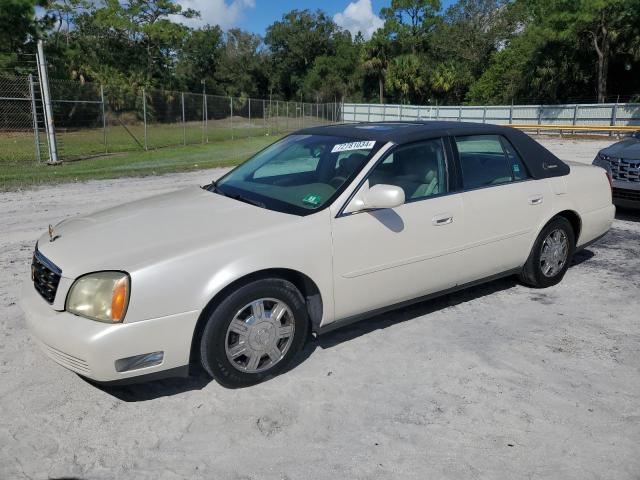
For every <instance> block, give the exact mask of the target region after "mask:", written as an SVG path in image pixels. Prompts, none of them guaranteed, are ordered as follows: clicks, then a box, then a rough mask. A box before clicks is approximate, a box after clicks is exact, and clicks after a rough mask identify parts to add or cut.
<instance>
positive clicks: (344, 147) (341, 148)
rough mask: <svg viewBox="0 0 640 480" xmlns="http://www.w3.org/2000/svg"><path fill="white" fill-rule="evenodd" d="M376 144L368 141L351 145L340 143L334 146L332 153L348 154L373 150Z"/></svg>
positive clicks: (351, 143) (373, 141)
mask: <svg viewBox="0 0 640 480" xmlns="http://www.w3.org/2000/svg"><path fill="white" fill-rule="evenodd" d="M375 144H376V142H375V140H371V141H369V140H366V141H363V142H350V143H339V144H337V145H334V146H333V148H332V149H331V153H336V152H348V151H351V150H371V149H372V148H373V146H374V145H375Z"/></svg>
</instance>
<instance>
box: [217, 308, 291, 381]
mask: <svg viewBox="0 0 640 480" xmlns="http://www.w3.org/2000/svg"><path fill="white" fill-rule="evenodd" d="M294 331H295V320H294V317H293V313H291V309H290V308H289V307H288V306H287V304H285V303H284V302H282V301H281V300H276V299H275V298H260V299H258V300H254V301H253V302H251V303H249V304H248V305H245V306H244V307H242V308H241V309H240V310H239V311H238V313H236V315H235V317H233V320H231V323H230V324H229V328H227V334H226V338H225V343H224V348H225V352H226V354H227V359H228V360H229V362H230V363H231V365H233V366H234V367H235V368H236V369H238V370H240V371H242V372H246V373H258V372H262V371H264V370H268V369H269V368H271V367H273V366H274V365H276V364H277V363H278V362H280V360H282V358H283V357H284V356H285V355H286V353H287V351H288V350H289V347H290V346H291V343H292V342H293V334H294Z"/></svg>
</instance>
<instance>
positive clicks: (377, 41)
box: [360, 30, 391, 105]
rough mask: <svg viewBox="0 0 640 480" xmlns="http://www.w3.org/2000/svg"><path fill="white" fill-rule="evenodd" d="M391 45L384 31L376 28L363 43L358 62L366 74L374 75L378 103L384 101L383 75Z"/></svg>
mask: <svg viewBox="0 0 640 480" xmlns="http://www.w3.org/2000/svg"><path fill="white" fill-rule="evenodd" d="M390 56H391V45H390V43H389V39H388V38H387V37H386V36H385V34H384V32H383V31H381V30H377V31H376V32H375V33H374V34H373V36H372V37H371V40H369V41H368V42H367V43H365V44H364V45H363V48H362V54H361V56H360V64H361V65H362V68H363V69H364V71H365V72H366V73H367V74H370V75H374V76H375V77H376V80H377V82H378V92H379V99H380V104H381V105H382V104H383V103H384V77H385V74H386V72H387V67H388V66H389V58H390Z"/></svg>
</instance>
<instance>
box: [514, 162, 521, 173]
mask: <svg viewBox="0 0 640 480" xmlns="http://www.w3.org/2000/svg"><path fill="white" fill-rule="evenodd" d="M513 171H514V172H516V173H520V165H517V164H514V165H513Z"/></svg>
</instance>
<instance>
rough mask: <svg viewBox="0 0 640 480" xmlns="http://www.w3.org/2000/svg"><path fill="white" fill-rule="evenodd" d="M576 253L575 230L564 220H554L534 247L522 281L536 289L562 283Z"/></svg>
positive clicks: (524, 269) (559, 218) (521, 276)
mask: <svg viewBox="0 0 640 480" xmlns="http://www.w3.org/2000/svg"><path fill="white" fill-rule="evenodd" d="M574 251H575V234H574V233H573V227H572V226H571V224H570V223H569V221H568V220H567V219H566V218H564V217H556V218H554V219H552V220H551V221H550V222H549V223H547V225H546V226H545V227H544V228H543V229H542V232H540V235H538V238H537V239H536V241H535V243H534V244H533V249H532V250H531V253H530V254H529V258H528V259H527V263H526V264H525V266H524V268H523V269H522V273H521V274H520V280H522V281H523V282H524V283H526V284H528V285H531V286H533V287H536V288H546V287H551V286H553V285H556V284H557V283H559V282H560V281H561V280H562V278H563V277H564V274H565V273H566V272H567V269H568V268H569V264H570V263H571V259H572V258H573V253H574Z"/></svg>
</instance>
